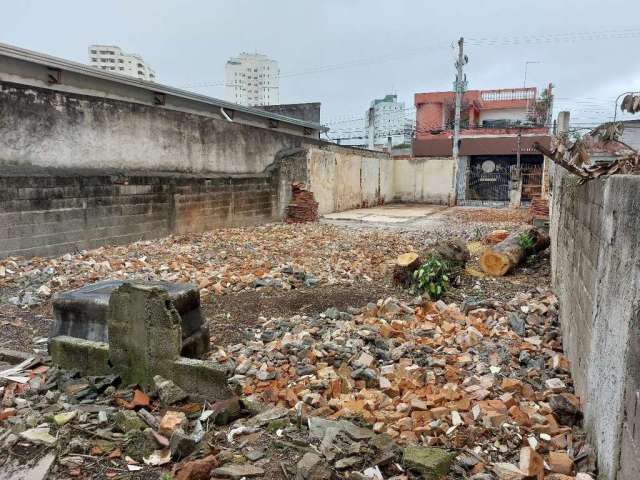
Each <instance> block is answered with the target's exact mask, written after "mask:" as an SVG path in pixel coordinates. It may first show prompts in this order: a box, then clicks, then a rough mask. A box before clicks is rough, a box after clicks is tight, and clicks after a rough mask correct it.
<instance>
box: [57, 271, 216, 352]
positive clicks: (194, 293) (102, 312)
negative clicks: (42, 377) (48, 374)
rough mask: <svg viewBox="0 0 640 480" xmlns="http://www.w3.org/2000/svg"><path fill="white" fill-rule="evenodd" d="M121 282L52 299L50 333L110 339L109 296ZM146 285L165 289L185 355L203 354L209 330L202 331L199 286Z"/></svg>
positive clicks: (79, 290)
mask: <svg viewBox="0 0 640 480" xmlns="http://www.w3.org/2000/svg"><path fill="white" fill-rule="evenodd" d="M122 284H123V282H122V281H120V280H105V281H102V282H98V283H94V284H92V285H86V286H84V287H82V288H79V289H77V290H71V291H69V292H64V293H62V294H58V295H56V296H55V297H54V299H53V316H54V324H53V328H52V332H51V336H54V337H55V336H58V335H68V336H71V337H77V338H83V339H86V340H93V341H98V342H105V343H107V342H109V329H108V325H107V313H108V308H109V299H110V296H111V294H112V293H113V291H114V290H115V289H116V288H118V287H120V286H121V285H122ZM146 285H149V286H155V287H159V288H161V289H164V290H166V292H167V295H168V298H169V299H170V300H171V302H172V303H173V305H175V308H176V309H177V311H178V313H179V315H180V326H181V329H182V341H183V343H184V344H185V347H184V348H185V350H184V355H186V356H189V357H200V356H202V355H203V354H204V353H205V352H206V351H207V349H208V331H207V330H203V327H204V321H203V318H202V312H201V310H200V292H199V291H198V289H197V288H196V287H195V286H193V285H189V284H175V283H169V282H149V283H146ZM194 335H200V338H199V339H194V338H190V337H192V336H194ZM205 338H206V342H205Z"/></svg>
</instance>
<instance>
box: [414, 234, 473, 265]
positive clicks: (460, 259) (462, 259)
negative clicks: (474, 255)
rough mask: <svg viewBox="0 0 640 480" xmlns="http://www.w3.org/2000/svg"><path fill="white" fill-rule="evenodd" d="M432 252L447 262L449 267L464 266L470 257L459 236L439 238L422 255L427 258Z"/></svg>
mask: <svg viewBox="0 0 640 480" xmlns="http://www.w3.org/2000/svg"><path fill="white" fill-rule="evenodd" d="M432 253H435V254H436V255H438V256H439V257H440V258H442V259H443V260H446V261H447V262H449V264H450V267H451V268H455V267H464V265H465V264H466V263H467V261H469V258H471V254H470V253H469V249H468V248H467V245H466V243H465V242H464V241H462V240H461V239H459V238H453V239H450V240H440V241H439V242H437V243H436V244H435V245H433V246H432V247H430V248H429V249H428V250H427V252H425V253H424V254H423V255H422V257H423V258H428V257H429V256H430V255H431V254H432Z"/></svg>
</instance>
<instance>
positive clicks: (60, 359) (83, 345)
mask: <svg viewBox="0 0 640 480" xmlns="http://www.w3.org/2000/svg"><path fill="white" fill-rule="evenodd" d="M49 354H50V355H51V359H52V361H53V363H54V364H55V365H58V366H59V367H61V368H64V369H66V370H79V371H81V372H82V374H83V375H108V374H110V373H113V371H112V369H111V367H110V365H109V345H107V344H106V343H103V342H92V341H91V340H84V339H82V338H76V337H68V336H66V335H60V336H58V337H54V338H52V339H51V341H50V342H49Z"/></svg>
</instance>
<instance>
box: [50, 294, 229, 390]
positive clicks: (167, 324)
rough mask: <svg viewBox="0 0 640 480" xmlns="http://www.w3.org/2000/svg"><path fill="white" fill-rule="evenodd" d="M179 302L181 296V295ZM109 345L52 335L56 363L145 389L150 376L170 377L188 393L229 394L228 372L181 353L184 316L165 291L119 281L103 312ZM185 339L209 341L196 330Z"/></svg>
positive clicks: (151, 379) (51, 344)
mask: <svg viewBox="0 0 640 480" xmlns="http://www.w3.org/2000/svg"><path fill="white" fill-rule="evenodd" d="M183 301H185V300H184V298H183ZM107 323H108V330H109V343H108V344H107V343H104V342H94V341H90V340H85V339H79V338H75V337H70V336H66V335H60V336H56V337H53V338H52V339H51V341H50V345H49V349H50V352H51V356H52V358H53V361H54V363H55V364H57V365H59V366H60V367H62V368H66V369H73V370H80V371H81V372H82V373H83V374H92V375H103V374H107V373H117V374H118V375H120V377H121V378H122V380H123V381H124V383H127V384H131V383H137V384H139V385H141V386H142V387H143V388H146V387H150V386H151V385H153V377H154V376H156V375H160V376H162V377H165V378H169V379H172V380H173V381H174V382H175V383H176V384H177V385H179V386H180V387H182V388H183V389H184V390H186V391H187V392H189V393H190V394H192V395H198V396H202V397H206V398H208V399H211V400H219V399H224V398H228V397H230V396H231V391H230V389H229V387H228V385H227V376H228V372H227V371H225V370H223V369H221V368H220V367H219V366H217V365H216V364H214V363H213V362H210V361H203V360H196V359H191V358H185V357H181V356H180V349H181V347H182V329H181V323H182V320H181V318H180V315H179V313H178V310H177V309H176V307H175V306H174V304H173V302H172V300H171V298H170V296H169V293H168V291H167V290H165V289H163V288H160V287H158V286H148V285H139V284H137V285H134V284H130V283H123V284H121V285H120V286H118V287H117V288H116V289H115V290H113V291H112V292H111V295H110V297H109V307H108V311H107ZM188 340H189V342H192V343H198V342H201V343H204V342H205V341H206V343H207V344H208V334H207V335H206V337H205V336H204V334H203V330H202V329H200V330H199V331H198V332H196V333H195V334H194V335H192V336H191V337H189V339H188Z"/></svg>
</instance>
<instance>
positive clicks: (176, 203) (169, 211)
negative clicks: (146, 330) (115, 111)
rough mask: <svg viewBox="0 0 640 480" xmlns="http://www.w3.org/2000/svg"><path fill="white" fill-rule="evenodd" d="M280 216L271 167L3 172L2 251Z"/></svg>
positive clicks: (50, 251) (60, 248) (52, 248)
mask: <svg viewBox="0 0 640 480" xmlns="http://www.w3.org/2000/svg"><path fill="white" fill-rule="evenodd" d="M278 218H279V212H278V208H277V183H276V182H275V181H274V177H273V176H270V175H263V174H261V175H251V176H248V175H245V176H192V175H166V174H150V173H141V174H128V175H122V174H113V173H103V174H99V173H97V172H91V173H86V172H84V173H83V172H77V171H69V172H67V173H63V172H60V171H58V172H56V173H55V174H49V173H43V172H32V173H30V174H26V173H21V174H13V175H8V174H6V173H4V174H3V175H2V176H0V258H1V257H5V256H13V255H20V256H34V255H56V254H60V253H65V252H70V251H73V250H75V249H88V248H95V247H99V246H101V245H107V244H125V243H129V242H133V241H136V240H141V239H151V238H158V237H162V236H166V235H169V234H171V233H181V234H183V233H191V232H202V231H205V230H208V229H211V228H214V227H218V226H232V225H246V224H256V223H262V222H265V221H268V220H275V219H278Z"/></svg>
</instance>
